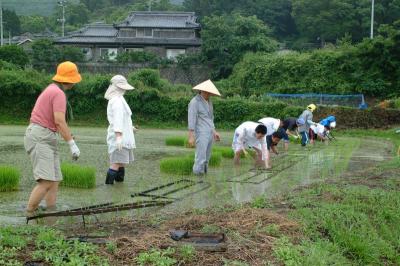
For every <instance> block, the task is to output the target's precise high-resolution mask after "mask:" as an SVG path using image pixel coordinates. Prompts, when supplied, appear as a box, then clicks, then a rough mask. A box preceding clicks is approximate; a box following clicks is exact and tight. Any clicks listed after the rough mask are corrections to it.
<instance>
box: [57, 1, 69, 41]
mask: <svg viewBox="0 0 400 266" xmlns="http://www.w3.org/2000/svg"><path fill="white" fill-rule="evenodd" d="M58 5H59V6H61V8H62V18H61V19H57V21H58V22H61V32H62V37H64V36H65V7H66V6H67V0H61V1H58Z"/></svg>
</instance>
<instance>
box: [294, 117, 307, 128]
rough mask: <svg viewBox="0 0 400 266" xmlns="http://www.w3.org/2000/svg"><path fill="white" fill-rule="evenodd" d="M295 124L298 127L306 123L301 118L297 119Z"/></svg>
mask: <svg viewBox="0 0 400 266" xmlns="http://www.w3.org/2000/svg"><path fill="white" fill-rule="evenodd" d="M296 123H297V124H299V125H300V126H302V125H304V124H305V123H306V122H305V121H304V119H303V118H299V119H297V121H296Z"/></svg>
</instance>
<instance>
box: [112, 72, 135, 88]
mask: <svg viewBox="0 0 400 266" xmlns="http://www.w3.org/2000/svg"><path fill="white" fill-rule="evenodd" d="M111 85H114V86H115V87H117V88H120V89H122V90H126V91H130V90H133V89H135V88H134V87H133V86H131V85H130V84H129V83H128V81H127V80H126V78H125V77H124V76H122V75H115V76H114V77H112V79H111Z"/></svg>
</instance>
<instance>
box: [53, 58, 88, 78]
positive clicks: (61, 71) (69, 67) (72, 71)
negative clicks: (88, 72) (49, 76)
mask: <svg viewBox="0 0 400 266" xmlns="http://www.w3.org/2000/svg"><path fill="white" fill-rule="evenodd" d="M53 80H54V81H57V82H60V83H72V84H75V83H79V82H80V81H81V80H82V77H81V75H80V74H79V71H78V67H77V66H76V65H75V64H74V63H72V62H70V61H66V62H63V63H61V64H59V65H58V66H57V74H56V75H55V76H54V77H53Z"/></svg>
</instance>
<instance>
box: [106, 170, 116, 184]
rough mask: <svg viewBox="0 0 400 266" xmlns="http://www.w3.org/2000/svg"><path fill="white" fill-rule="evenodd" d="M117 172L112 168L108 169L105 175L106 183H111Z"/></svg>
mask: <svg viewBox="0 0 400 266" xmlns="http://www.w3.org/2000/svg"><path fill="white" fill-rule="evenodd" d="M117 176H118V172H117V171H115V170H113V169H108V171H107V177H106V185H113V184H114V180H115V179H116V178H117Z"/></svg>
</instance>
